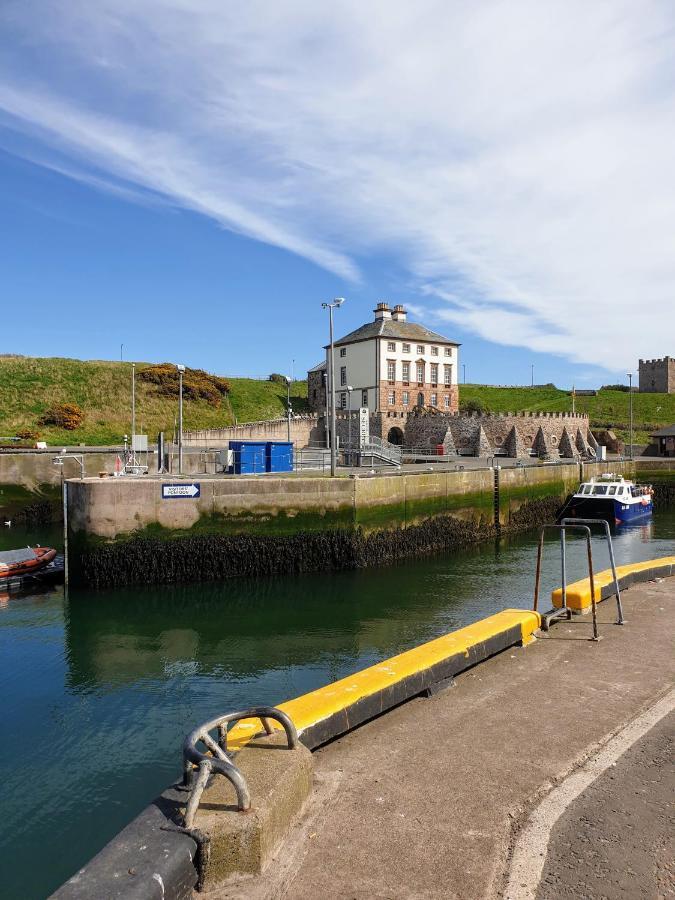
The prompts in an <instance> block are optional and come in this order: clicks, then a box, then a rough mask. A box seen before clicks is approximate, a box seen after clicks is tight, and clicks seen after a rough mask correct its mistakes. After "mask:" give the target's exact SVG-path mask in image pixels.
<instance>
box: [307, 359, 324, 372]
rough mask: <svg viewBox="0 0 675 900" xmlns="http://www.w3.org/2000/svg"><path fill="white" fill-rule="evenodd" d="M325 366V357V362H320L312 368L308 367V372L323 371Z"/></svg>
mask: <svg viewBox="0 0 675 900" xmlns="http://www.w3.org/2000/svg"><path fill="white" fill-rule="evenodd" d="M325 368H326V360H325V359H324V361H323V362H320V363H318V364H317V365H316V366H312V368H311V369H307V371H308V372H321V371H322V370H323V369H325Z"/></svg>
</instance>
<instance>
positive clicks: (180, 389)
mask: <svg viewBox="0 0 675 900" xmlns="http://www.w3.org/2000/svg"><path fill="white" fill-rule="evenodd" d="M176 368H177V369H178V474H179V475H182V474H183V372H184V371H185V366H180V365H177V366H176Z"/></svg>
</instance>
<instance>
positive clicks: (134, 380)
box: [131, 363, 136, 453]
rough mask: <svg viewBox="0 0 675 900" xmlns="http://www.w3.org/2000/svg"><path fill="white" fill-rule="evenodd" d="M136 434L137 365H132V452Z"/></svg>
mask: <svg viewBox="0 0 675 900" xmlns="http://www.w3.org/2000/svg"><path fill="white" fill-rule="evenodd" d="M135 434H136V363H132V364H131V452H132V453H133V452H134V435H135Z"/></svg>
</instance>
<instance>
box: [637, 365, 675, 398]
mask: <svg viewBox="0 0 675 900" xmlns="http://www.w3.org/2000/svg"><path fill="white" fill-rule="evenodd" d="M638 375H639V385H640V388H639V390H640V393H641V394H675V357H674V356H664V357H663V359H641V360H640V363H639V366H638Z"/></svg>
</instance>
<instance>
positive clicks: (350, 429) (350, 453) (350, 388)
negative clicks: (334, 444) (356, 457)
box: [347, 384, 354, 463]
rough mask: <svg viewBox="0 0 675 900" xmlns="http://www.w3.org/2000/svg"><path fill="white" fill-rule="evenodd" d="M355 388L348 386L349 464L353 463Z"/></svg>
mask: <svg viewBox="0 0 675 900" xmlns="http://www.w3.org/2000/svg"><path fill="white" fill-rule="evenodd" d="M353 390H354V388H353V387H352V386H351V384H348V385H347V415H348V416H349V419H348V423H347V435H348V436H347V443H348V444H349V462H350V463H351V461H352V391H353Z"/></svg>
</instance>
